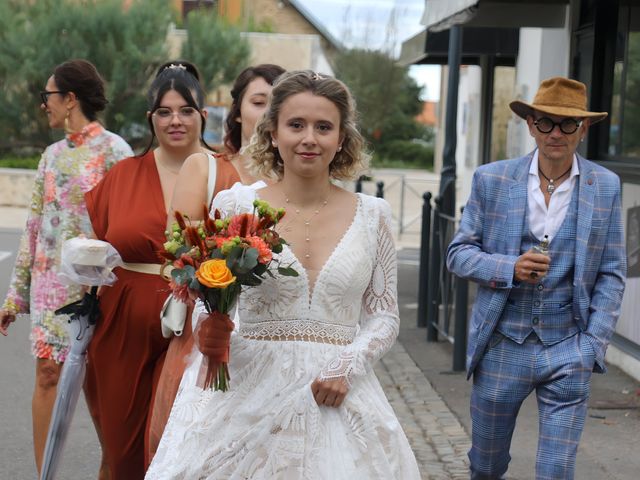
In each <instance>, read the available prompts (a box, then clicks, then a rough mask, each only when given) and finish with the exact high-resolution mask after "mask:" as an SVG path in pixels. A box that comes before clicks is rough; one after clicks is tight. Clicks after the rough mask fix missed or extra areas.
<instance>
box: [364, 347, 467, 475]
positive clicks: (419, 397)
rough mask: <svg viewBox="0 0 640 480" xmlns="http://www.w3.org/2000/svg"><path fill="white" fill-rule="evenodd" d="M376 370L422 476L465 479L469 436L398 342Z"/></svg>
mask: <svg viewBox="0 0 640 480" xmlns="http://www.w3.org/2000/svg"><path fill="white" fill-rule="evenodd" d="M375 372H376V375H377V376H378V378H379V379H380V383H381V385H382V388H383V389H384V391H385V393H386V395H387V398H388V399H389V402H390V403H391V406H392V407H393V409H394V411H395V412H396V415H397V416H398V419H399V420H400V423H401V424H402V427H403V429H404V431H405V433H406V435H407V438H408V439H409V443H410V444H411V447H412V448H413V451H414V453H415V455H416V458H417V460H418V465H419V467H420V472H421V473H422V478H423V479H429V480H462V479H468V478H469V466H468V465H469V464H468V460H467V451H468V450H469V448H470V446H471V441H470V439H469V436H468V435H467V432H466V431H465V430H464V428H463V427H462V425H461V424H460V422H459V421H458V419H457V418H456V416H455V415H454V414H453V413H452V412H451V411H450V410H449V408H448V407H447V405H446V404H445V403H444V401H443V400H442V398H441V397H440V396H439V395H438V393H437V392H436V391H435V390H434V389H433V387H432V386H431V384H430V383H429V381H428V380H427V378H426V377H425V376H424V374H423V373H422V371H421V370H420V369H419V368H418V366H417V365H416V364H415V362H414V361H413V360H412V359H411V357H410V356H409V355H408V354H407V352H406V351H405V349H404V347H403V346H402V345H401V344H400V343H396V344H395V345H394V347H393V348H392V349H391V350H390V351H389V352H388V353H387V354H386V355H385V356H384V357H383V358H382V360H381V361H380V362H379V363H378V364H377V365H376V368H375Z"/></svg>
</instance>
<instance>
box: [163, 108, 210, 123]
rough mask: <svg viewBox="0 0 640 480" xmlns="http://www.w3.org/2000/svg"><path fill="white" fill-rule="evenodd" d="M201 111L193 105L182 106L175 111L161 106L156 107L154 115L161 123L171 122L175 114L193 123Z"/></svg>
mask: <svg viewBox="0 0 640 480" xmlns="http://www.w3.org/2000/svg"><path fill="white" fill-rule="evenodd" d="M198 114H199V112H198V110H197V109H195V108H193V107H180V109H179V110H178V111H177V112H174V111H173V110H171V109H170V108H167V107H160V108H156V110H155V111H154V112H153V115H154V116H155V117H156V120H157V121H158V122H159V123H163V124H167V123H169V122H171V120H172V119H173V116H174V115H177V116H178V118H179V119H180V121H181V122H184V123H192V122H194V121H195V119H196V117H197V116H198Z"/></svg>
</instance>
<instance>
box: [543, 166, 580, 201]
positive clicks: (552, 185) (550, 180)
mask: <svg viewBox="0 0 640 480" xmlns="http://www.w3.org/2000/svg"><path fill="white" fill-rule="evenodd" d="M572 168H573V164H572V165H571V166H570V167H569V169H568V170H567V171H566V172H564V173H563V174H562V175H560V176H559V177H556V178H555V179H554V178H549V177H547V176H546V175H545V174H544V172H543V171H542V169H541V168H540V166H538V171H539V172H540V175H542V176H543V177H544V179H545V180H546V181H547V192H548V193H549V195H551V194H552V193H553V192H555V191H556V186H555V182H557V181H558V180H560V179H561V178H562V177H564V176H565V175H566V174H567V173H569V172H570V171H571V169H572Z"/></svg>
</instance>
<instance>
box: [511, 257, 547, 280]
mask: <svg viewBox="0 0 640 480" xmlns="http://www.w3.org/2000/svg"><path fill="white" fill-rule="evenodd" d="M550 262H551V259H550V258H549V256H548V255H544V254H542V253H536V252H534V251H533V250H529V251H527V252H525V253H523V254H522V255H520V256H519V257H518V260H516V264H515V266H514V269H513V270H514V277H515V279H516V281H518V282H526V283H531V284H536V283H538V282H539V281H540V278H542V277H544V276H545V275H546V274H547V273H548V272H549V263H550Z"/></svg>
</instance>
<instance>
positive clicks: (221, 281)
mask: <svg viewBox="0 0 640 480" xmlns="http://www.w3.org/2000/svg"><path fill="white" fill-rule="evenodd" d="M196 278H197V279H198V281H199V282H200V283H201V284H202V285H204V286H205V287H211V288H226V287H228V286H229V285H231V284H232V283H233V282H235V281H236V277H234V276H233V274H232V273H231V270H229V268H228V267H227V262H226V261H225V260H224V259H222V258H216V259H214V260H207V261H206V262H202V264H201V265H200V267H199V268H198V270H196Z"/></svg>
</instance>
